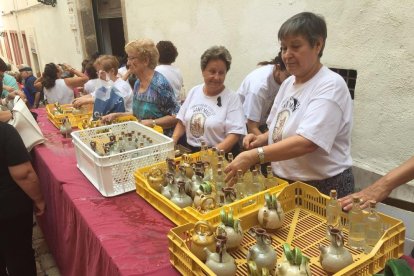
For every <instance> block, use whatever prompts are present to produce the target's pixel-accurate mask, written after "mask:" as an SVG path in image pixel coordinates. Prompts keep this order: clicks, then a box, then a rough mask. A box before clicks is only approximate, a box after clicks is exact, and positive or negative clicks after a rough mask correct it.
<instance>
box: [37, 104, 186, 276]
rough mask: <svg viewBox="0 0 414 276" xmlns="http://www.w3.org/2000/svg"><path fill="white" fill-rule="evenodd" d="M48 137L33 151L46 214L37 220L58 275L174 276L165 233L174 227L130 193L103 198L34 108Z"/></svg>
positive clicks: (62, 140)
mask: <svg viewBox="0 0 414 276" xmlns="http://www.w3.org/2000/svg"><path fill="white" fill-rule="evenodd" d="M36 112H37V113H38V115H39V117H38V122H39V126H40V128H41V129H42V131H43V134H44V135H45V138H47V141H46V143H45V144H43V145H39V146H37V147H36V148H35V149H34V150H33V151H32V157H33V164H34V166H35V169H36V172H37V173H38V175H39V178H40V182H41V186H42V191H43V194H44V196H45V198H46V203H47V209H46V213H45V214H44V216H42V217H41V218H40V219H39V224H40V226H41V228H42V230H43V233H44V236H45V239H46V241H47V244H48V245H49V248H50V250H51V252H52V254H53V256H54V257H55V260H56V263H57V265H58V267H59V269H60V271H61V273H62V275H64V276H66V275H76V276H79V275H105V276H108V275H177V274H179V273H178V272H177V271H176V270H175V269H174V268H173V267H172V266H171V265H170V263H169V256H168V238H167V233H168V231H169V229H170V228H172V227H174V224H173V223H172V222H170V221H169V220H168V219H167V218H165V217H164V216H163V215H162V214H160V213H158V212H157V211H156V210H155V209H154V208H153V207H152V206H151V205H149V204H148V203H147V202H146V201H145V200H143V199H142V198H141V197H139V196H138V195H137V194H136V193H135V192H130V193H127V194H124V195H120V196H117V197H112V198H105V197H103V196H102V195H101V194H100V193H99V192H98V191H97V190H96V189H95V187H94V186H93V185H92V184H91V183H90V182H89V181H88V180H87V178H86V177H85V176H84V175H83V174H82V173H81V172H80V171H79V170H78V168H77V167H76V157H75V152H74V146H73V144H72V140H71V139H70V138H67V139H65V138H63V137H62V135H60V134H59V131H58V130H57V129H56V128H55V127H54V126H53V125H52V124H51V123H50V122H49V121H48V119H47V116H46V113H45V110H44V109H37V110H36Z"/></svg>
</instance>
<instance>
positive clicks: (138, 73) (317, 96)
mask: <svg viewBox="0 0 414 276" xmlns="http://www.w3.org/2000/svg"><path fill="white" fill-rule="evenodd" d="M326 38H327V26H326V23H325V20H324V19H323V17H321V16H318V15H316V14H314V13H310V12H303V13H299V14H297V15H295V16H293V17H291V18H289V19H288V20H287V21H286V22H284V23H283V24H282V26H281V27H280V29H279V32H278V39H279V41H280V45H281V47H280V52H279V53H278V54H277V55H276V57H275V58H274V59H272V60H271V61H266V62H260V63H259V64H258V65H260V67H259V68H256V69H254V70H253V71H252V72H251V73H249V74H248V75H247V76H246V78H245V79H244V80H243V82H242V83H241V85H240V87H239V89H238V90H237V92H234V91H232V90H231V89H230V88H229V87H227V86H226V85H225V80H226V75H227V72H228V71H229V70H230V67H231V62H232V56H231V54H230V52H229V51H228V49H226V48H225V47H224V46H212V47H210V48H208V49H207V50H205V51H204V52H203V53H202V55H201V58H200V68H201V75H202V77H203V83H201V84H199V85H196V86H195V87H193V88H191V89H190V90H189V92H188V95H187V96H186V98H185V99H183V98H182V96H181V90H182V89H183V85H184V84H183V77H182V74H181V72H180V70H179V69H178V68H177V67H176V66H174V65H172V64H173V63H174V62H175V60H176V58H177V56H178V51H177V48H176V47H175V46H174V44H173V43H172V42H171V41H160V42H158V43H157V44H155V43H154V42H153V41H152V40H150V39H138V40H134V41H131V42H129V43H128V44H127V45H126V46H125V53H126V63H125V64H121V63H120V62H119V60H118V59H117V58H116V57H114V56H111V55H100V56H97V57H94V58H91V59H88V60H85V61H84V62H83V64H82V70H77V69H75V68H74V67H72V66H70V65H67V64H55V63H49V64H46V65H45V68H44V71H43V73H42V75H41V76H40V77H39V78H38V79H36V77H35V76H34V75H33V72H32V69H31V68H30V67H29V66H28V65H25V64H22V65H20V66H19V67H18V68H19V76H20V79H19V77H16V78H15V77H13V76H12V75H11V74H8V73H6V71H10V70H9V69H8V68H6V64H5V63H4V62H3V61H2V60H1V63H0V73H1V78H2V83H3V89H2V100H1V104H2V106H7V105H8V103H9V102H10V101H11V100H12V99H13V98H14V97H15V96H20V97H22V98H23V99H25V100H26V101H27V105H28V107H30V108H37V107H38V106H39V103H41V102H42V101H43V100H46V101H47V102H49V103H55V102H58V103H60V104H73V105H74V106H75V107H81V106H82V105H85V104H92V103H93V104H94V112H93V117H94V119H96V120H97V119H100V120H103V121H113V120H114V119H116V118H118V117H119V116H123V115H126V114H132V115H133V116H135V117H136V118H137V119H138V120H139V121H140V122H141V123H142V124H144V125H146V126H155V125H159V126H161V127H162V128H163V130H164V134H165V135H168V136H170V137H172V139H173V141H174V143H175V144H182V145H183V146H185V147H187V148H189V149H190V150H191V151H192V152H196V151H199V150H200V147H201V144H202V142H205V143H206V144H207V145H208V146H209V147H216V148H217V149H219V150H224V152H226V153H229V152H232V153H233V155H234V156H235V159H234V161H233V162H231V163H230V164H229V165H228V166H227V167H226V168H225V173H226V179H225V180H226V182H227V183H229V184H230V185H231V184H232V183H234V179H235V177H236V174H237V171H238V170H242V171H243V172H245V171H247V170H249V169H250V168H251V167H253V166H254V165H256V164H257V163H260V164H265V163H271V166H272V171H273V173H274V174H275V175H276V176H278V177H280V178H283V179H286V180H288V181H289V182H293V181H304V182H306V183H309V184H310V185H313V186H315V187H316V188H317V189H318V190H319V191H321V192H322V193H324V194H329V192H330V190H332V189H335V190H337V192H338V195H339V197H343V199H341V200H340V201H341V203H342V205H343V207H344V209H346V210H348V209H349V208H350V205H351V199H352V197H353V196H355V195H356V196H359V197H361V198H362V199H363V201H364V202H368V200H376V201H381V200H383V199H384V198H386V197H387V196H388V195H389V193H390V192H391V190H392V189H393V188H395V187H396V186H398V185H401V184H403V183H405V182H406V181H409V180H410V179H412V178H414V174H413V171H414V169H413V163H414V159H413V158H412V159H410V160H409V161H407V163H405V164H403V165H402V166H401V167H400V168H397V169H395V170H394V171H392V172H390V173H389V174H388V175H387V176H385V177H384V178H382V179H380V180H379V181H377V182H375V183H374V184H373V185H372V186H370V187H368V188H366V189H364V190H362V191H361V192H358V193H356V194H354V189H355V185H354V176H353V173H352V158H351V150H350V149H351V148H350V147H351V130H352V113H353V112H352V99H351V96H350V93H349V90H348V87H347V85H346V83H345V81H344V79H343V78H342V77H341V76H340V75H338V74H337V73H335V72H333V71H331V70H330V69H329V68H327V67H326V66H324V65H323V64H322V63H321V57H322V55H323V51H324V48H325V43H326ZM11 116H12V114H11V112H9V111H7V110H6V111H0V121H3V122H7V121H8V120H9V119H10V118H11ZM0 128H5V129H7V131H5V132H3V131H1V132H0V146H1V148H0V153H1V154H0V166H1V167H0V180H1V181H0V182H1V184H0V191H3V190H4V189H6V188H7V187H5V186H4V184H3V179H4V178H5V177H7V179H8V181H7V185H9V186H13V185H14V184H17V185H18V186H19V187H21V189H22V190H23V192H25V193H26V195H28V196H29V197H28V198H31V199H32V200H33V201H34V202H35V206H36V207H37V210H38V212H39V213H41V212H42V210H43V209H44V206H43V207H42V201H41V199H39V196H38V191H37V188H33V189H35V192H33V191H32V192H28V190H26V189H24V188H23V187H22V185H21V183H20V182H19V181H17V179H16V178H15V177H14V176H13V169H10V168H11V167H15V166H20V165H19V164H26V163H27V160H28V159H27V158H26V157H24V156H23V155H24V154H23V153H22V154H21V155H22V157H21V158H19V159H18V160H17V161H16V160H15V159H14V157H15V152H11V153H13V154H12V155H13V158H12V157H10V159H9V155H10V154H11V153H10V154H6V153H7V152H6V151H7V150H8V148H7V149H6V147H8V146H9V144H8V143H9V142H7V143H6V140H7V139H6V138H4V136H5V135H6V134H5V133H7V135H9V136H16V133H15V132H13V130H12V129H10V127H8V128H7V127H6V125H5V124H0ZM2 139H3V140H2ZM4 139H6V140H4ZM19 143H20V142H19V141H16V144H19ZM11 146H13V147H18V146H21V145H10V147H11ZM16 151H17V150H16ZM29 164H30V162H29ZM25 166H27V167H28V165H27V164H26V165H25ZM26 170H27V171H30V168H29V167H28V168H27V169H26ZM29 174H31V175H33V173H31V171H30V173H29ZM35 182H36V181H35V180H33V187H37V184H36V183H35ZM14 189H15V190H16V188H14ZM0 197H1V198H3V197H4V195H3V193H2V192H0ZM28 198H26V199H25V200H28ZM39 200H40V201H39ZM0 204H1V205H0V206H1V209H0V215H1V217H0V219H1V220H2V221H3V220H4V219H8V217H4V215H5V214H3V209H2V208H5V207H4V206H3V205H4V204H6V203H4V201H3V200H0ZM7 204H12V203H7ZM363 206H366V204H365V205H364V203H363ZM42 208H43V209H42ZM26 211H27V210H26ZM25 214H26V215H27V213H25ZM2 230H3V229H2ZM0 236H1V234H0ZM1 254H4V253H1ZM0 257H1V255H0ZM0 261H2V258H0ZM7 265H8V264H7ZM0 269H2V267H1V262H0ZM8 269H9V266H8ZM0 272H1V271H0Z"/></svg>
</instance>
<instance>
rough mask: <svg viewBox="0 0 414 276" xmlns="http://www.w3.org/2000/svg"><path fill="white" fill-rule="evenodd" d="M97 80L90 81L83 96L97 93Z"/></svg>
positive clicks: (86, 84) (84, 88)
mask: <svg viewBox="0 0 414 276" xmlns="http://www.w3.org/2000/svg"><path fill="white" fill-rule="evenodd" d="M96 81H97V79H91V80H88V81H87V82H86V83H85V85H84V86H83V94H91V93H92V92H93V91H95V88H96Z"/></svg>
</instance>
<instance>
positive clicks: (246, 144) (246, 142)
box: [243, 133, 257, 150]
mask: <svg viewBox="0 0 414 276" xmlns="http://www.w3.org/2000/svg"><path fill="white" fill-rule="evenodd" d="M256 139H257V135H256V134H253V133H249V134H247V135H246V136H245V137H244V138H243V148H245V149H247V150H249V149H252V148H253V147H252V146H251V143H253V142H254V141H256Z"/></svg>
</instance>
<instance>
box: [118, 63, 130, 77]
mask: <svg viewBox="0 0 414 276" xmlns="http://www.w3.org/2000/svg"><path fill="white" fill-rule="evenodd" d="M127 71H128V69H127V68H126V66H122V67H120V68H118V75H119V77H120V78H122V77H123V76H124V75H125V74H126V72H127Z"/></svg>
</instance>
